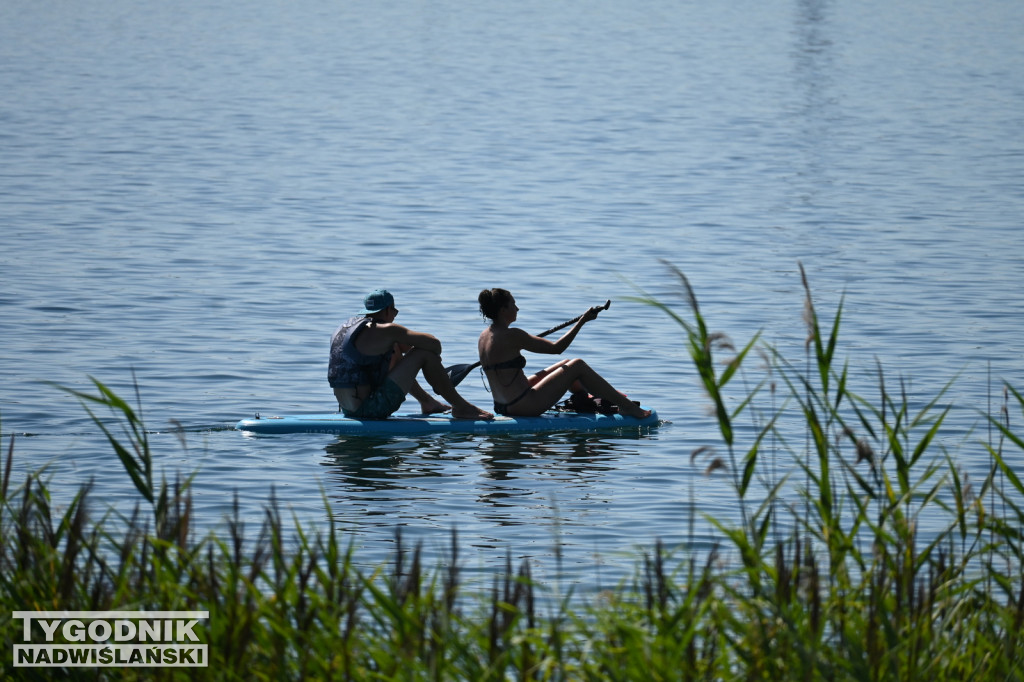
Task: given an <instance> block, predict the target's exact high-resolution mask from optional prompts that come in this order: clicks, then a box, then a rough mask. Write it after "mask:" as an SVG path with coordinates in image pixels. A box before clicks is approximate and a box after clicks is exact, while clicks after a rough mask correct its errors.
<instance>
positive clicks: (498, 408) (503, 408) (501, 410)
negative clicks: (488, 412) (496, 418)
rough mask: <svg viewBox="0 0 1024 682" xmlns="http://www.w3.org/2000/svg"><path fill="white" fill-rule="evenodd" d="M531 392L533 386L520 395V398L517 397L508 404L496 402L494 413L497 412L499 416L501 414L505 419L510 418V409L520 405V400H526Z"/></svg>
mask: <svg viewBox="0 0 1024 682" xmlns="http://www.w3.org/2000/svg"><path fill="white" fill-rule="evenodd" d="M531 390H533V387H532V386H531V387H530V388H527V389H526V390H525V391H523V392H522V393H520V394H519V395H518V396H516V397H515V398H513V399H512V400H510V401H508V402H507V403H499V402H495V403H494V411H495V412H497V413H498V414H500V415H501V416H503V417H507V416H508V408H510V407H512V406H513V405H515V404H516V403H518V402H519V401H520V400H522V399H523V398H525V397H526V394H527V393H529V392H530V391H531Z"/></svg>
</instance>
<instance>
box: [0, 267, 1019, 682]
mask: <svg viewBox="0 0 1024 682" xmlns="http://www.w3.org/2000/svg"><path fill="white" fill-rule="evenodd" d="M668 267H670V268H672V266H671V265H669V266H668ZM672 270H673V272H674V273H675V275H676V276H677V277H678V279H679V282H680V284H681V286H682V289H683V293H684V297H685V302H686V311H685V313H682V314H681V313H678V312H677V311H675V310H674V309H673V308H671V307H670V306H668V305H667V304H665V303H663V302H661V301H657V300H655V299H653V298H651V297H650V296H647V295H646V294H643V292H639V293H638V295H637V296H636V297H634V298H633V299H632V300H634V301H636V302H641V303H644V304H646V305H651V306H655V307H657V308H659V309H661V310H662V311H664V312H665V313H666V314H667V315H668V316H669V317H670V318H671V319H672V320H674V321H675V322H676V323H677V324H679V325H680V327H681V329H682V331H683V333H684V335H685V338H686V340H687V346H688V349H689V354H690V358H691V360H692V362H693V365H694V368H695V369H696V370H697V375H698V376H699V378H700V381H701V384H702V386H703V388H704V390H705V392H706V398H707V399H708V400H709V401H710V403H711V405H712V406H713V413H714V415H715V417H716V419H717V424H718V428H719V432H720V440H719V442H716V443H713V444H712V443H709V444H708V445H707V446H705V447H704V448H701V449H699V450H698V451H695V452H694V453H693V455H692V460H691V461H693V462H694V463H695V464H698V465H699V466H703V467H704V471H705V472H706V473H707V474H709V475H715V476H720V475H724V476H728V477H730V479H729V480H730V481H731V485H732V487H733V489H734V491H735V494H736V501H737V509H738V515H739V521H738V522H736V523H733V524H726V523H725V522H723V521H720V520H716V519H713V518H709V519H708V521H709V522H710V524H711V525H712V526H713V527H714V528H716V529H717V530H718V532H719V533H720V538H719V541H718V545H717V546H716V548H715V549H713V550H711V551H696V550H690V549H686V548H685V547H684V548H677V549H667V548H665V547H663V546H662V545H661V543H658V544H657V545H656V546H655V547H654V548H653V549H652V550H650V551H646V552H640V553H639V555H638V556H637V564H636V569H635V572H634V575H633V577H632V579H631V580H629V581H625V582H624V583H623V584H621V585H619V586H617V587H616V588H614V589H611V590H605V591H603V592H602V593H600V594H598V595H595V596H593V597H592V598H591V597H589V596H588V597H587V598H586V599H585V600H581V599H580V598H578V597H577V598H572V595H571V591H570V594H568V595H562V596H559V595H558V591H557V590H554V591H553V590H552V589H551V588H550V587H549V586H545V585H542V584H539V583H537V582H535V581H533V580H532V578H531V572H530V565H529V564H528V563H527V562H524V563H523V564H522V565H520V566H518V567H517V566H513V565H512V561H511V559H510V558H509V559H507V561H506V569H505V571H504V572H502V573H501V574H496V575H494V576H493V579H492V581H491V582H490V585H483V586H481V585H468V584H467V583H466V582H465V581H464V579H463V577H462V576H461V575H460V567H459V556H458V538H457V537H456V536H455V534H454V532H453V535H452V541H451V549H450V556H449V557H447V559H446V560H445V561H444V562H443V563H442V565H440V566H438V567H436V568H430V567H427V566H424V565H423V561H422V559H421V552H420V547H418V546H417V547H413V548H403V547H402V544H401V536H397V538H396V539H397V542H396V545H397V547H396V552H395V555H394V560H393V562H391V563H389V564H386V565H381V566H379V567H377V568H376V569H375V570H369V571H367V570H366V569H360V568H357V566H356V562H355V561H354V555H353V549H352V546H351V544H349V545H347V546H346V544H345V540H344V539H343V537H342V534H341V532H340V531H339V530H338V529H337V528H336V527H335V525H334V523H333V520H332V519H331V516H330V514H328V516H327V526H326V528H318V529H317V530H316V531H310V530H309V529H306V528H302V527H301V526H300V525H299V524H298V522H297V521H293V522H292V523H288V522H286V520H285V519H284V518H283V517H282V515H281V512H280V510H279V507H278V504H277V502H276V500H275V499H274V498H273V497H272V498H271V500H270V502H269V503H268V504H267V506H266V508H265V515H264V523H263V525H262V528H261V529H259V531H258V533H256V534H255V536H253V535H252V532H251V529H247V528H245V526H244V523H242V522H241V521H240V520H239V517H238V510H237V504H236V507H235V514H234V515H233V516H232V517H229V518H227V519H226V520H225V524H224V525H225V530H224V531H223V532H222V533H221V534H212V533H211V534H210V535H208V536H205V537H201V538H197V537H195V535H196V533H195V532H194V531H193V530H192V529H191V521H192V508H191V501H190V494H189V479H187V478H186V479H185V480H175V481H174V482H167V481H166V480H163V479H161V480H159V481H158V480H157V479H156V476H155V474H154V471H153V458H152V453H151V450H150V445H149V442H148V440H147V435H146V429H145V427H144V424H143V421H142V418H141V416H140V413H139V412H138V411H137V410H136V409H135V408H133V407H132V406H131V405H130V404H129V403H128V402H126V401H124V400H123V399H122V398H120V397H119V396H117V395H115V394H114V393H113V392H112V391H111V390H110V389H108V388H107V387H106V386H105V385H103V384H102V383H100V382H99V381H96V380H95V379H94V380H93V384H94V387H95V389H96V391H97V393H96V394H90V393H85V392H78V391H72V390H68V389H64V390H67V392H68V393H70V394H72V395H73V396H75V397H76V398H77V399H78V400H80V401H81V402H82V404H83V406H84V407H85V409H86V410H87V411H88V412H89V414H90V416H91V417H92V418H93V420H94V421H95V422H96V424H97V425H98V426H99V427H100V428H101V429H103V431H104V433H105V434H106V436H107V438H108V439H109V441H110V445H111V448H112V449H113V451H114V453H115V454H116V455H117V457H118V458H119V460H120V462H121V464H122V465H123V467H124V469H125V470H126V472H127V473H128V475H129V476H130V478H131V480H132V482H133V484H134V486H135V488H136V489H137V491H138V493H139V498H140V499H139V503H138V504H137V505H136V506H135V508H134V510H133V511H132V512H131V513H130V514H119V512H117V511H116V510H108V511H106V512H105V513H103V514H100V515H94V512H95V507H96V506H97V501H95V500H92V499H91V496H90V486H88V485H85V486H83V487H82V488H81V490H80V491H79V492H78V494H77V496H76V497H75V498H74V499H73V501H72V502H71V503H70V504H69V505H68V506H67V508H66V509H65V510H63V513H58V512H57V511H56V510H55V509H54V508H53V507H52V506H51V504H50V495H49V491H48V489H47V484H46V482H45V480H44V478H43V474H42V472H36V473H31V474H28V475H27V476H26V478H25V480H24V481H22V482H18V481H14V480H12V463H13V460H14V456H15V450H16V447H15V440H14V438H13V437H11V438H10V440H9V445H8V446H7V447H6V448H5V450H6V452H5V457H4V458H3V465H4V466H3V472H2V479H0V528H2V533H3V535H2V542H0V598H2V600H3V609H2V611H0V625H2V630H3V634H4V645H3V646H4V654H3V655H4V658H3V664H2V667H0V674H2V676H3V677H4V678H6V679H27V680H36V679H38V680H44V679H46V680H48V679H53V678H54V676H55V673H56V674H57V675H58V676H59V677H62V678H67V679H89V680H94V679H143V678H144V679H179V678H181V679H203V680H206V679H216V680H235V679H239V680H241V679H246V680H249V679H265V680H300V679H325V680H326V679H337V680H428V679H429V680H504V679H541V680H722V679H736V680H918V679H929V680H930V681H932V682H937V681H940V680H957V681H958V682H960V681H964V680H1017V679H1022V678H1024V664H1022V659H1024V634H1022V631H1024V561H1022V559H1024V557H1022V551H1024V537H1022V532H1024V531H1022V529H1024V485H1022V483H1021V480H1020V479H1019V478H1018V477H1017V475H1016V473H1015V472H1014V471H1013V469H1012V468H1011V467H1010V466H1008V465H1007V462H1006V457H1007V454H1008V453H1010V452H1012V453H1014V454H1015V455H1016V456H1019V454H1020V450H1021V449H1024V440H1022V438H1021V437H1020V436H1018V435H1015V434H1014V432H1013V430H1012V429H1011V426H1010V416H1011V413H1012V414H1015V415H1016V414H1020V413H1021V412H1019V411H1024V397H1022V396H1021V394H1020V393H1019V392H1017V391H1016V390H1015V389H1013V388H1012V387H1011V386H1009V385H1006V386H1005V388H1004V391H1003V400H1002V405H1001V406H1000V408H999V410H998V413H997V414H985V413H983V412H980V411H979V420H980V421H981V423H983V424H985V425H986V426H987V429H986V430H987V432H988V434H989V435H988V436H987V437H986V438H984V439H979V440H978V442H976V443H972V444H971V447H977V448H978V449H979V450H980V451H981V452H983V453H984V455H985V456H987V458H988V461H989V467H988V475H987V476H986V477H985V478H984V479H983V480H980V481H977V482H975V481H972V480H969V479H968V477H967V475H966V474H965V473H964V471H963V470H962V469H961V468H960V466H959V465H958V464H957V462H956V461H955V459H954V456H953V454H951V453H949V452H948V451H947V450H946V448H945V447H944V446H943V445H942V442H941V441H942V435H943V433H942V426H943V422H944V419H945V417H946V415H947V414H948V412H949V410H950V409H951V406H948V405H946V404H944V403H943V402H942V400H943V394H944V393H945V389H944V390H943V391H942V392H941V393H940V395H938V396H936V397H935V398H934V399H932V400H931V401H930V402H928V403H927V404H925V405H923V406H921V407H920V408H918V407H916V405H917V403H913V402H911V401H910V400H908V397H907V394H906V391H905V390H904V389H903V386H902V384H901V382H899V381H896V382H892V381H890V380H889V379H888V378H887V377H885V375H884V373H883V370H882V368H881V367H880V366H879V367H878V368H877V395H875V396H874V397H872V398H866V397H863V396H860V395H857V394H854V393H853V392H852V391H851V390H850V388H849V384H848V379H849V376H850V374H849V367H848V365H847V364H840V363H839V362H837V360H836V358H835V351H836V349H837V343H838V334H839V327H840V320H841V317H842V302H840V304H839V306H838V309H837V311H836V313H835V314H834V316H833V317H832V319H831V322H830V323H829V324H828V325H827V326H822V324H821V321H820V320H819V318H818V315H817V312H816V310H815V307H814V304H813V301H812V297H811V289H810V286H809V284H808V282H807V279H806V276H805V275H804V273H803V269H802V268H801V276H802V278H803V286H804V290H805V294H806V295H805V310H804V319H805V321H806V323H807V327H808V337H807V346H806V348H807V353H806V355H807V357H806V358H804V359H803V360H802V364H803V365H804V367H805V369H804V370H803V371H801V370H800V369H799V368H798V367H797V366H796V365H794V364H791V363H790V362H788V361H787V360H786V359H785V358H783V357H781V356H780V355H779V354H778V353H777V352H776V351H775V350H774V349H772V348H770V347H767V346H765V345H763V344H762V343H760V339H759V336H758V335H755V336H754V338H752V339H751V340H750V341H749V342H747V343H746V344H745V345H743V346H742V347H740V348H738V349H737V348H736V347H734V345H733V343H732V342H731V341H730V340H729V339H728V338H727V337H725V336H724V335H721V334H716V333H711V332H709V330H708V327H707V325H706V323H705V320H704V318H703V317H702V315H701V312H700V308H699V305H698V302H697V298H696V296H695V295H694V293H693V290H692V289H691V287H690V284H689V282H688V281H687V279H686V277H685V275H683V273H682V272H680V271H679V270H677V269H675V268H672ZM752 351H753V353H752ZM720 355H721V356H724V357H726V362H725V363H724V364H723V363H722V362H720V359H719V356H720ZM758 357H760V358H761V359H763V360H764V364H763V365H762V366H760V367H750V365H752V364H754V363H753V360H754V358H758ZM755 376H761V378H760V379H757V380H754V378H753V377H755ZM737 377H741V378H742V379H741V381H736V382H734V381H733V380H734V379H736V378H737ZM737 384H742V388H739V389H737ZM947 389H948V385H947ZM136 398H137V396H136ZM137 402H138V401H137ZM98 408H102V409H103V410H105V411H106V412H108V413H109V414H96V413H95V412H93V410H94V409H98ZM741 420H742V422H741ZM795 420H799V421H796V423H797V424H799V426H800V427H801V428H800V429H799V430H800V433H799V434H798V437H796V438H794V436H793V433H792V428H791V426H792V424H793V423H794V421H795ZM783 423H785V428H783V427H782V426H780V424H783ZM718 453H722V454H718ZM717 470H720V471H717ZM691 495H692V493H691ZM691 499H692V497H691ZM325 504H326V500H325ZM691 507H694V505H693V503H692V502H691ZM692 511H693V513H694V514H696V513H699V510H697V509H692ZM691 517H692V515H691ZM925 520H927V524H925V523H924V521H925ZM690 523H691V524H692V518H691V521H690ZM924 525H927V527H928V531H927V532H925V531H924V530H923V529H922V526H924ZM691 527H692V525H691ZM289 532H291V533H294V536H295V540H294V541H293V540H291V538H290V537H288V533H289ZM691 533H692V530H691ZM724 557H729V558H730V559H729V560H728V561H726V560H724V559H723V558H724ZM553 592H554V593H555V596H554V597H552V593H553ZM28 610H50V611H53V610H61V611H102V610H153V611H166V610H185V611H208V612H209V614H210V618H209V620H208V622H206V623H205V624H204V629H203V633H202V634H203V640H204V643H206V644H208V645H209V659H208V660H209V665H208V667H206V668H199V669H188V668H127V667H125V668H72V667H68V668H63V669H58V668H31V667H17V668H16V667H12V650H13V647H14V645H15V644H18V643H21V642H22V640H21V637H22V630H21V626H20V625H19V624H18V623H17V622H15V621H14V619H13V612H14V611H28Z"/></svg>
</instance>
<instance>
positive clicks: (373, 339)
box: [356, 324, 441, 355]
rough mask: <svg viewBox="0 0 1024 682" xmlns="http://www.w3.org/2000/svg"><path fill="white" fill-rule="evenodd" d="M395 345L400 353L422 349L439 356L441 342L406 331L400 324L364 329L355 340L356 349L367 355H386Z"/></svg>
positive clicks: (424, 335)
mask: <svg viewBox="0 0 1024 682" xmlns="http://www.w3.org/2000/svg"><path fill="white" fill-rule="evenodd" d="M395 344H398V346H399V348H400V349H401V350H402V352H408V351H409V350H411V349H412V348H423V349H424V350H429V351H431V352H433V353H437V354H438V355H440V354H441V342H440V341H439V340H438V339H437V337H435V336H432V335H430V334H426V333H424V332H417V331H413V330H411V329H406V328H405V327H403V326H402V325H400V324H375V325H373V326H372V327H367V328H366V329H364V330H363V332H362V333H361V334H360V335H359V337H358V338H357V339H356V347H357V348H358V349H359V351H360V352H362V353H366V354H367V355H380V354H381V353H387V352H388V351H389V350H391V349H392V348H393V347H394V345H395Z"/></svg>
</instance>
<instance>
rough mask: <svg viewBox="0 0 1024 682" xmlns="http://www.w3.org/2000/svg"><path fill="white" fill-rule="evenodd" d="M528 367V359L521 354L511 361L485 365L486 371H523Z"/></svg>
mask: <svg viewBox="0 0 1024 682" xmlns="http://www.w3.org/2000/svg"><path fill="white" fill-rule="evenodd" d="M524 367H526V358H524V357H523V356H522V355H521V354H520V355H517V356H516V357H514V358H512V359H511V360H505V361H504V362H496V363H494V364H493V365H484V369H485V370H492V369H522V368H524Z"/></svg>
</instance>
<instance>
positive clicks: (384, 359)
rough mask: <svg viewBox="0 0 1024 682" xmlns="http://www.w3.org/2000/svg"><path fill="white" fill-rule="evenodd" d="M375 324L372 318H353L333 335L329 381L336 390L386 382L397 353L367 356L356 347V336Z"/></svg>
mask: <svg viewBox="0 0 1024 682" xmlns="http://www.w3.org/2000/svg"><path fill="white" fill-rule="evenodd" d="M371 322H373V320H371V319H370V318H368V317H352V318H349V319H348V320H346V321H345V322H343V323H342V324H341V326H340V327H338V329H337V330H336V331H335V332H334V335H333V336H331V358H330V362H328V364H327V381H328V382H329V383H330V384H331V387H332V388H355V387H356V386H362V385H365V384H369V385H370V386H374V387H376V386H379V385H381V384H382V383H384V379H385V378H386V377H387V375H388V370H389V368H390V366H391V355H392V353H393V351H390V350H389V351H388V352H387V353H383V354H381V355H364V354H363V353H360V352H359V349H358V348H356V337H358V336H359V334H360V333H361V332H362V331H363V329H365V328H366V325H367V324H370V323H371Z"/></svg>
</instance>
